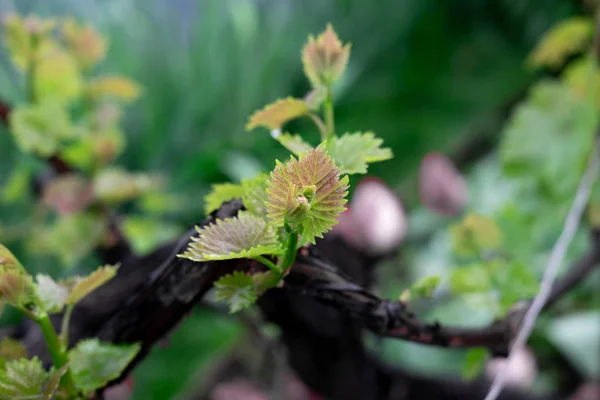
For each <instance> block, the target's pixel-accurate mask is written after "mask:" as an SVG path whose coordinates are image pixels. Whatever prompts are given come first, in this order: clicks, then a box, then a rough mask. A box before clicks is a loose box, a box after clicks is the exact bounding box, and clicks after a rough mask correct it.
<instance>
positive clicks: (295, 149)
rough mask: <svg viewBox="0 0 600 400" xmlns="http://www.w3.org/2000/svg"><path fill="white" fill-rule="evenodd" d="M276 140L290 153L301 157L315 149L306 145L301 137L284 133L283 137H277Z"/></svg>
mask: <svg viewBox="0 0 600 400" xmlns="http://www.w3.org/2000/svg"><path fill="white" fill-rule="evenodd" d="M275 140H277V141H278V142H279V143H281V145H282V146H283V147H285V148H286V149H288V150H289V151H290V152H292V153H293V154H295V155H297V156H301V155H302V154H304V153H306V152H307V151H310V150H312V149H313V147H312V146H311V145H310V144H308V143H306V142H305V141H304V140H303V139H302V138H301V137H300V135H290V134H289V133H283V134H281V135H278V136H275Z"/></svg>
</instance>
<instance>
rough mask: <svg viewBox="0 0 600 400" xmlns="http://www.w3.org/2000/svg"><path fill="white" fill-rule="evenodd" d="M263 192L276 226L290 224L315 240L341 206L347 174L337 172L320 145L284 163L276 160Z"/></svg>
mask: <svg viewBox="0 0 600 400" xmlns="http://www.w3.org/2000/svg"><path fill="white" fill-rule="evenodd" d="M276 163H277V166H276V167H275V170H273V172H271V181H270V182H269V188H268V189H267V194H268V197H269V201H268V204H267V211H268V216H269V218H270V219H271V220H272V221H273V223H274V224H276V225H277V226H284V224H288V225H290V227H291V228H292V229H294V230H295V231H296V232H298V233H301V234H302V236H303V238H304V240H306V241H309V242H311V243H313V244H314V243H315V238H316V237H323V233H325V232H327V231H329V230H330V229H331V228H332V227H333V226H334V225H335V224H336V223H337V220H338V217H339V214H340V213H341V212H342V211H344V210H345V207H344V204H345V203H346V201H347V199H346V195H347V194H348V192H347V189H348V177H347V176H344V177H343V178H342V179H340V172H339V170H338V169H337V167H336V166H335V164H334V163H333V161H332V160H331V158H330V157H329V156H328V155H327V153H326V152H325V151H324V149H323V148H322V147H319V148H317V149H314V150H312V151H309V152H307V153H305V154H304V155H303V156H301V157H300V159H299V160H296V159H295V158H294V157H291V158H290V161H288V162H287V163H286V164H282V163H281V162H279V161H277V162H276Z"/></svg>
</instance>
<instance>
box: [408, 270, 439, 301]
mask: <svg viewBox="0 0 600 400" xmlns="http://www.w3.org/2000/svg"><path fill="white" fill-rule="evenodd" d="M441 279H442V278H441V277H440V276H439V275H432V276H426V277H424V278H421V279H419V280H418V281H417V282H415V283H414V284H413V285H412V286H411V288H410V297H409V299H410V300H414V299H418V298H422V297H431V296H433V292H435V289H437V287H438V286H439V284H440V281H441Z"/></svg>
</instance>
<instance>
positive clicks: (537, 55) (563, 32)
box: [528, 17, 594, 68]
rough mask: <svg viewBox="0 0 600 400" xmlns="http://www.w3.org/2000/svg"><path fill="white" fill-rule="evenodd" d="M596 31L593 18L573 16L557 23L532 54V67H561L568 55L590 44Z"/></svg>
mask: <svg viewBox="0 0 600 400" xmlns="http://www.w3.org/2000/svg"><path fill="white" fill-rule="evenodd" d="M593 32H594V22H593V21H592V19H591V18H586V17H572V18H569V19H567V20H565V21H563V22H560V23H558V24H557V25H555V26H554V27H553V28H552V29H551V30H550V31H549V32H548V33H546V35H545V36H544V37H543V39H542V40H541V41H540V42H539V43H538V45H537V46H536V47H535V49H534V50H533V52H532V53H531V54H530V56H529V59H528V63H529V65H531V66H532V67H535V68H539V67H545V66H548V67H551V68H558V67H560V66H561V65H562V64H563V63H564V62H565V60H566V59H567V57H569V56H570V55H571V54H574V53H576V52H578V51H581V50H583V49H584V48H585V46H587V45H588V43H589V42H590V39H591V37H592V33H593Z"/></svg>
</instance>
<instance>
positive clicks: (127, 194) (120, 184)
mask: <svg viewBox="0 0 600 400" xmlns="http://www.w3.org/2000/svg"><path fill="white" fill-rule="evenodd" d="M161 184H162V182H161V179H160V178H158V177H156V176H151V175H148V174H134V173H131V172H128V171H125V170H123V169H121V168H115V167H110V168H106V169H104V170H102V171H100V172H98V174H97V175H96V177H95V179H94V193H95V194H96V198H98V199H99V200H102V201H105V202H109V203H115V202H122V201H127V200H131V199H135V198H137V197H139V196H141V195H143V194H145V193H148V192H151V191H153V190H157V189H158V188H160V186H161Z"/></svg>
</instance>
